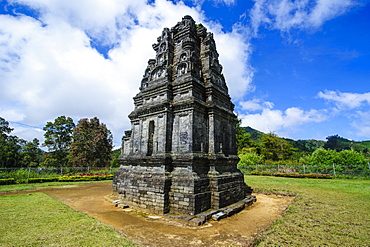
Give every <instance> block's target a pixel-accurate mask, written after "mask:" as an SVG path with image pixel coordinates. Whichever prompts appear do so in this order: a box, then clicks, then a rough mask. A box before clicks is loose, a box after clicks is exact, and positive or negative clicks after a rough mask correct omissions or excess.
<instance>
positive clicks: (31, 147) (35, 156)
mask: <svg viewBox="0 0 370 247" xmlns="http://www.w3.org/2000/svg"><path fill="white" fill-rule="evenodd" d="M39 146H40V141H39V140H38V139H37V138H34V139H33V141H32V142H27V143H26V145H25V146H24V147H23V149H22V156H23V157H22V162H23V164H25V165H27V166H38V165H39V164H40V162H41V159H42V150H41V149H40V148H39Z"/></svg>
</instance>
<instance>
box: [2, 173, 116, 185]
mask: <svg viewBox="0 0 370 247" xmlns="http://www.w3.org/2000/svg"><path fill="white" fill-rule="evenodd" d="M112 179H113V175H112V174H93V173H84V174H80V175H66V176H61V177H50V178H25V179H24V178H21V179H16V178H3V179H0V185H7V184H21V183H47V182H78V181H100V180H112Z"/></svg>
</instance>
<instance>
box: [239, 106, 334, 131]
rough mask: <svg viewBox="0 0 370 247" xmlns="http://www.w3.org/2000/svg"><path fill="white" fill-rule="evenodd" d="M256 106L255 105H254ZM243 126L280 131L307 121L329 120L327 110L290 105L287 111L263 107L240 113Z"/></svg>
mask: <svg viewBox="0 0 370 247" xmlns="http://www.w3.org/2000/svg"><path fill="white" fill-rule="evenodd" d="M254 107H255V106H254ZM239 117H240V118H241V119H242V123H243V126H250V127H252V128H255V129H258V130H260V131H262V132H265V133H267V132H279V131H280V130H282V129H285V128H291V127H298V126H300V125H303V124H306V123H312V122H315V123H319V122H323V121H325V120H327V115H326V111H325V110H314V109H311V110H309V111H304V110H302V109H300V108H298V107H290V108H288V109H286V110H285V111H281V110H276V109H271V106H270V105H268V108H263V109H262V111H261V112H260V113H255V114H248V115H243V114H241V115H239Z"/></svg>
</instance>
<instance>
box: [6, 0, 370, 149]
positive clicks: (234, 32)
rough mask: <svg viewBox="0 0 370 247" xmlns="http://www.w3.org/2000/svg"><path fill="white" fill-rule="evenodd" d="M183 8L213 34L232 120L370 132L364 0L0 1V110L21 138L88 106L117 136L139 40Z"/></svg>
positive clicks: (315, 131)
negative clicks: (234, 116)
mask: <svg viewBox="0 0 370 247" xmlns="http://www.w3.org/2000/svg"><path fill="white" fill-rule="evenodd" d="M185 15H191V16H192V17H193V18H194V20H195V21H196V22H197V23H202V24H204V25H205V26H206V27H207V28H208V30H209V31H211V32H213V33H214V36H215V40H216V45H217V49H218V52H219V54H220V62H221V64H222V65H223V67H224V75H225V77H226V80H227V84H228V86H229V93H230V96H231V97H232V100H233V102H234V103H235V112H236V113H237V114H238V115H239V117H240V118H241V119H242V121H243V126H251V127H253V128H256V129H258V130H260V131H263V132H266V133H267V132H275V133H276V134H278V135H279V136H282V137H287V138H292V139H320V140H325V137H327V136H329V135H334V134H339V135H340V136H343V137H346V138H349V139H353V140H369V139H370V86H369V85H370V45H369V44H370V1H369V0H314V1H310V0H295V1H293V0H253V1H248V0H189V1H188V0H186V1H176V0H173V1H168V0H151V1H146V0H106V1H98V0H80V1H72V0H71V1H66V0H53V1H51V0H7V1H5V0H0V116H2V117H3V118H5V119H6V120H7V121H10V123H11V127H13V128H14V132H13V134H14V135H18V136H20V137H21V138H24V139H26V140H32V139H33V138H34V137H37V138H39V139H40V140H43V131H42V130H41V129H42V127H43V126H44V125H45V123H46V122H47V121H52V120H54V119H55V118H56V117H58V116H60V115H66V116H70V117H72V118H73V119H74V120H75V122H77V121H78V120H79V119H81V118H85V117H89V118H92V117H94V116H97V117H98V118H100V119H101V121H102V122H104V123H106V124H107V126H108V128H109V129H110V130H111V131H112V132H113V136H114V144H115V145H116V146H119V145H120V139H121V137H122V135H123V131H124V130H127V129H130V122H129V119H128V117H127V115H128V114H129V113H130V112H131V111H132V109H133V100H132V97H133V96H135V94H137V93H138V90H139V84H140V80H141V78H142V76H143V72H144V69H145V67H146V64H147V61H148V59H150V58H154V56H155V53H154V51H153V49H152V48H151V44H152V43H155V41H156V37H157V36H159V35H160V33H161V31H162V29H163V28H164V27H169V28H170V27H172V26H174V25H175V24H176V23H177V22H178V21H180V20H181V18H182V17H183V16H185Z"/></svg>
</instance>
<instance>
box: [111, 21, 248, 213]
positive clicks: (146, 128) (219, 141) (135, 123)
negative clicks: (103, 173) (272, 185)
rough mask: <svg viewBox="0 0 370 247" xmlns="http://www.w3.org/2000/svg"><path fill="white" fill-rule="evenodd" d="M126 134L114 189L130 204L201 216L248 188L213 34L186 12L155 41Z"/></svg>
mask: <svg viewBox="0 0 370 247" xmlns="http://www.w3.org/2000/svg"><path fill="white" fill-rule="evenodd" d="M153 49H154V50H155V51H156V57H155V58H154V59H149V61H148V66H147V68H146V69H145V71H144V76H143V79H142V81H141V83H138V84H140V85H141V86H140V92H139V93H138V94H137V95H136V96H135V97H134V105H135V108H134V110H133V111H132V112H131V113H130V115H129V118H130V121H131V130H129V131H125V135H124V136H123V138H122V153H121V156H120V157H119V161H120V164H121V166H120V168H119V170H118V171H117V172H116V173H115V175H114V180H113V190H114V192H116V193H117V194H118V195H119V197H120V198H121V199H122V200H123V201H124V202H125V203H126V204H127V205H130V206H132V207H136V208H139V209H141V210H143V211H149V212H155V213H158V214H182V215H183V214H185V215H196V214H199V213H201V212H204V211H207V210H212V209H220V208H222V207H225V206H228V205H231V204H234V203H237V202H239V201H241V200H243V199H244V198H245V197H246V196H247V195H249V194H250V193H251V189H250V187H248V186H247V185H246V184H245V183H244V176H243V174H242V173H241V172H240V171H239V170H238V169H237V167H236V164H237V163H238V161H239V158H238V156H237V153H236V139H235V126H236V123H237V117H236V116H235V114H234V105H233V103H232V102H231V99H230V96H229V94H228V88H227V85H226V81H225V78H224V76H223V74H222V66H221V65H220V63H219V60H218V56H219V55H218V53H217V50H216V43H215V41H214V38H213V34H212V33H210V32H207V29H206V28H205V27H204V26H203V25H202V24H197V25H196V24H195V22H194V20H193V19H192V17H190V16H185V17H183V18H182V21H180V22H178V23H177V24H176V25H175V26H174V27H172V28H171V29H169V28H165V29H163V32H162V35H161V36H160V37H158V39H157V43H155V44H153Z"/></svg>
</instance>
